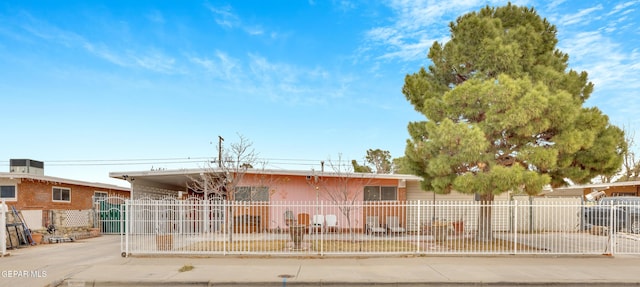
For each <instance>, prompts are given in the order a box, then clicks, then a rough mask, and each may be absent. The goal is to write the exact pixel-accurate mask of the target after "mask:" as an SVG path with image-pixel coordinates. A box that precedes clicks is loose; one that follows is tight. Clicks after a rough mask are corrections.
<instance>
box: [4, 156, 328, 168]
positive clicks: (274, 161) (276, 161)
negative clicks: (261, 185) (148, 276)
mask: <svg viewBox="0 0 640 287" xmlns="http://www.w3.org/2000/svg"><path fill="white" fill-rule="evenodd" d="M257 161H258V162H265V163H266V165H270V166H274V167H278V166H279V165H294V166H316V165H319V164H320V162H321V161H322V160H315V159H292V158H260V159H258V160H257ZM44 162H45V164H46V165H47V166H109V165H120V166H126V165H161V164H194V163H213V162H215V158H211V157H186V158H185V157H180V158H131V159H54V160H44ZM0 166H9V161H0Z"/></svg>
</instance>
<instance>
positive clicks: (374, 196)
mask: <svg viewBox="0 0 640 287" xmlns="http://www.w3.org/2000/svg"><path fill="white" fill-rule="evenodd" d="M384 200H398V188H397V187H395V186H365V187H364V201H384Z"/></svg>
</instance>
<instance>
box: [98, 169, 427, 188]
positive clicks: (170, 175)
mask: <svg viewBox="0 0 640 287" xmlns="http://www.w3.org/2000/svg"><path fill="white" fill-rule="evenodd" d="M212 171H213V172H223V170H222V169H218V168H213V169H211V168H198V169H177V170H149V171H121V172H110V173H109V176H110V177H112V178H118V179H123V180H128V181H132V180H135V179H136V178H139V179H145V180H150V181H153V182H157V183H161V184H169V185H178V186H185V185H186V182H187V181H189V176H191V177H194V176H199V175H200V174H204V173H208V172H212ZM246 174H271V175H289V176H323V177H345V176H350V177H354V178H378V179H398V180H407V181H420V180H422V177H419V176H416V175H408V174H375V173H348V174H347V173H339V172H326V171H325V172H318V171H309V170H284V169H248V170H247V172H246Z"/></svg>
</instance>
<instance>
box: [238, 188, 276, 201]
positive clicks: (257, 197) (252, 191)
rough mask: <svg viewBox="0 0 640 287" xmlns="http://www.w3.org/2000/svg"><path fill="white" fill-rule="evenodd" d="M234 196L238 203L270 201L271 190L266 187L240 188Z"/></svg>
mask: <svg viewBox="0 0 640 287" xmlns="http://www.w3.org/2000/svg"><path fill="white" fill-rule="evenodd" d="M234 196H235V199H236V201H269V188H268V187H266V186H260V187H256V186H238V187H236V192H235V194H234Z"/></svg>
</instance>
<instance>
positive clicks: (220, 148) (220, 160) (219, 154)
mask: <svg viewBox="0 0 640 287" xmlns="http://www.w3.org/2000/svg"><path fill="white" fill-rule="evenodd" d="M223 141H224V139H223V138H222V137H221V136H218V167H219V168H222V142H223Z"/></svg>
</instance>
